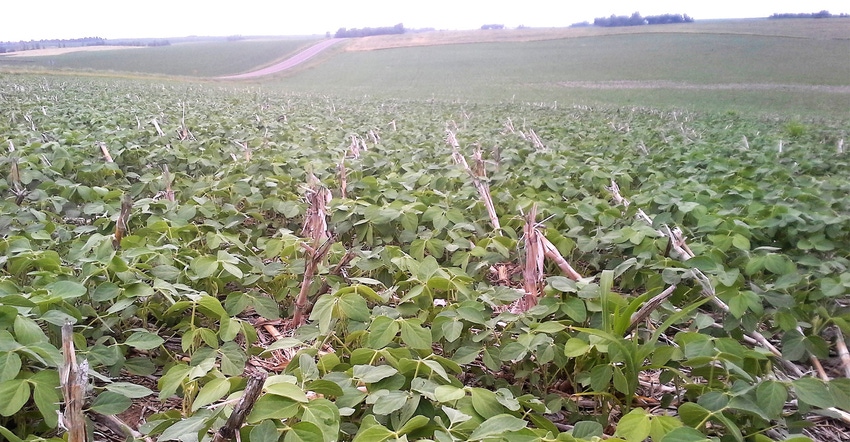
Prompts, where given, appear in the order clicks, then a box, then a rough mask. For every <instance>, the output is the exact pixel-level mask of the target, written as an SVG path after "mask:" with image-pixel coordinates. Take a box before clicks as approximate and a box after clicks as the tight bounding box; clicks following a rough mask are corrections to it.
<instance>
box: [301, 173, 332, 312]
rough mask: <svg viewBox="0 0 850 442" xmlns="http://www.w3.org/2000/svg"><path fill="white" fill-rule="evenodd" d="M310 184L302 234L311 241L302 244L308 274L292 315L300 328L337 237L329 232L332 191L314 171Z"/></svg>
mask: <svg viewBox="0 0 850 442" xmlns="http://www.w3.org/2000/svg"><path fill="white" fill-rule="evenodd" d="M310 181H311V184H310V187H309V188H308V189H307V194H306V195H305V198H306V199H307V213H306V215H304V225H303V226H302V229H301V234H302V235H304V237H306V238H307V241H308V243H307V244H302V247H303V248H304V250H305V251H306V256H305V257H304V260H305V264H304V278H303V279H302V281H301V290H300V291H299V292H298V297H297V298H296V299H295V312H294V313H293V315H292V328H297V327H300V326H302V325H304V323H305V322H306V320H307V314H308V313H309V310H308V304H309V295H310V284H311V283H312V282H313V277H314V276H315V275H316V270H317V269H318V267H319V264H320V263H321V262H322V260H324V258H325V255H326V254H327V253H328V250H330V247H331V245H332V244H333V241H332V239H331V237H330V234H329V233H328V224H327V219H326V218H327V205H328V203H330V201H331V192H330V191H329V190H328V189H327V188H326V187H323V186H321V185H320V184H319V180H318V179H317V178H316V177H315V176H314V175H312V174H311V175H310Z"/></svg>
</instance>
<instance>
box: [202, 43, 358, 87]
mask: <svg viewBox="0 0 850 442" xmlns="http://www.w3.org/2000/svg"><path fill="white" fill-rule="evenodd" d="M343 40H345V39H344V38H331V39H329V40H323V41H321V42H319V43H317V44H315V45H313V46H310V47H309V48H307V49H305V50H303V51H301V52H299V53H297V54H295V55H293V56H292V57H289V58H287V59H286V60H283V61H281V62H280V63H276V64H273V65H271V66H268V67H264V68H262V69H258V70H256V71H252V72H246V73H244V74H237V75H227V76H224V77H217V78H218V79H220V80H242V79H246V78H257V77H262V76H265V75H271V74H276V73H278V72H281V71H285V70H287V69H290V68H293V67H295V66H298V65H299V64H301V63H304V62H305V61H307V60H309V59H311V58H313V57H314V56H316V55H317V54H318V53H320V52H322V51H324V50H325V49H327V48H329V47H331V46H333V45H335V44H337V43H339V42H341V41H343Z"/></svg>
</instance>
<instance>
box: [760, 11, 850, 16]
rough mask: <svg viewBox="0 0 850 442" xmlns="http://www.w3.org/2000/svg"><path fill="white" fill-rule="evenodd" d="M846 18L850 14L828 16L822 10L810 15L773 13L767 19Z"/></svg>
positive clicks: (826, 12) (827, 13)
mask: <svg viewBox="0 0 850 442" xmlns="http://www.w3.org/2000/svg"><path fill="white" fill-rule="evenodd" d="M848 17H850V14H847V13H843V12H842V13H841V14H838V15H834V14H830V13H829V11H827V10H823V11H820V12H812V13H805V12H802V13H789V12H784V13H781V14H780V13H775V14H773V15H771V16H770V17H768V18H848Z"/></svg>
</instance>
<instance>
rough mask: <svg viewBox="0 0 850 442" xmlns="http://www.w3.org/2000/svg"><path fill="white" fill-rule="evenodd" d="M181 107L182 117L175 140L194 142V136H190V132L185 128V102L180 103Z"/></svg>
mask: <svg viewBox="0 0 850 442" xmlns="http://www.w3.org/2000/svg"><path fill="white" fill-rule="evenodd" d="M182 105H183V116H182V117H181V118H180V127H179V128H177V138H180V140H181V141H183V140H193V141H194V140H195V135H193V134H192V131H190V130H189V128H188V127H186V102H183V103H182Z"/></svg>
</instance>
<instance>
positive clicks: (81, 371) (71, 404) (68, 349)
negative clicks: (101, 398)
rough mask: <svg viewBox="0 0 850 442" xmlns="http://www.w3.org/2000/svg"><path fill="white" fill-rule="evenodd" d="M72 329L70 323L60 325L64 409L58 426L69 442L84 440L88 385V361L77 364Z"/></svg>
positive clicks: (60, 374) (60, 373)
mask: <svg viewBox="0 0 850 442" xmlns="http://www.w3.org/2000/svg"><path fill="white" fill-rule="evenodd" d="M73 334H74V329H73V328H72V326H71V324H70V323H66V324H65V325H63V326H62V359H63V363H62V368H61V371H60V372H59V384H60V387H61V389H62V398H63V400H64V404H65V407H64V410H63V412H62V414H61V415H60V419H59V421H60V422H59V426H60V427H61V428H63V429H65V431H67V432H68V441H69V442H85V441H86V418H85V415H83V406H84V403H85V393H86V386H87V385H88V368H89V364H88V361H86V360H85V359H84V360H83V361H82V362H80V364H79V365H78V364H77V355H76V352H75V350H74V337H73Z"/></svg>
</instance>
